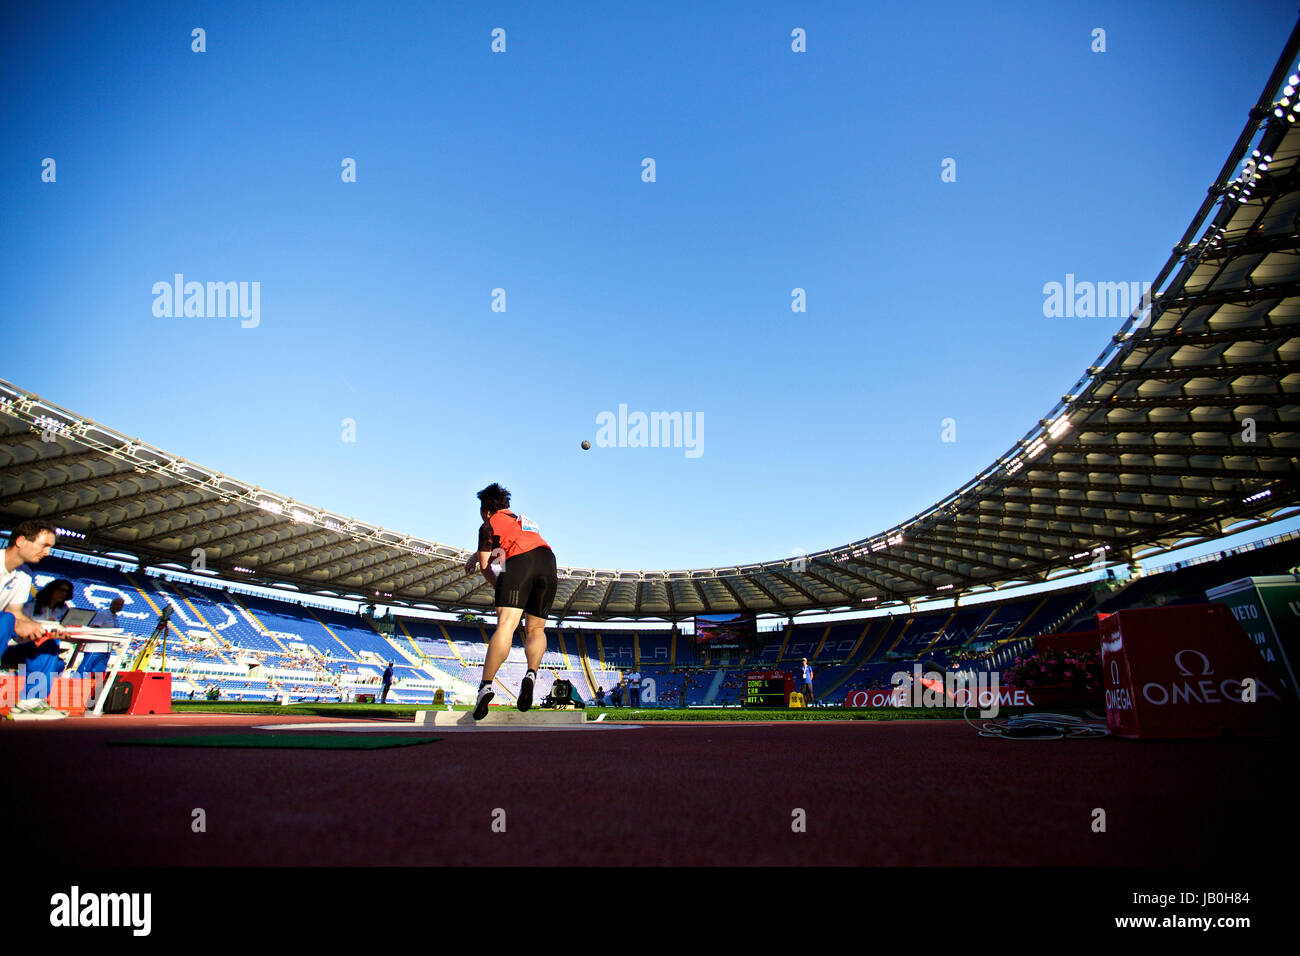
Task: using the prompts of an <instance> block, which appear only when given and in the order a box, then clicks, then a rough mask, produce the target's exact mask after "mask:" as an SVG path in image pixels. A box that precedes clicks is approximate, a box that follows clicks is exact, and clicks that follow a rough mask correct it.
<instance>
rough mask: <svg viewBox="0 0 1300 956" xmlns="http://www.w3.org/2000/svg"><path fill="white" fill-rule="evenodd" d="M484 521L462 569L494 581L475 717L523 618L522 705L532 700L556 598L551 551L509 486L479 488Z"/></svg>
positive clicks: (488, 699) (485, 703)
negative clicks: (492, 621) (492, 622)
mask: <svg viewBox="0 0 1300 956" xmlns="http://www.w3.org/2000/svg"><path fill="white" fill-rule="evenodd" d="M478 500H479V514H480V515H481V516H482V518H483V524H482V526H481V527H480V528H479V531H478V552H477V553H476V554H472V555H470V558H469V560H468V561H467V562H466V563H465V573H466V574H473V573H474V571H475V570H478V571H480V572H482V574H483V577H484V578H486V579H487V582H488V584H492V585H495V587H496V609H497V629H496V630H495V631H493V632H492V637H491V639H490V640H489V641H488V650H487V657H486V658H485V659H484V661H483V680H482V682H481V683H480V684H479V686H478V701H477V703H476V704H475V706H474V719H475V720H482V719H483V718H484V717H486V716H487V712H488V704H489V703H491V701H492V698H493V697H494V696H495V694H494V693H493V691H492V681H493V679H494V678H495V677H496V675H497V670H498V668H500V667H501V665H502V664H503V663H505V659H506V657H507V656H509V654H510V645H511V643H512V642H513V640H514V635H515V629H516V628H517V627H519V619H520V617H523V618H524V633H525V638H524V656H525V657H527V658H528V672H527V673H526V674H524V679H523V682H522V683H521V684H520V686H519V703H518V705H517V706H518V707H519V709H520V710H527V709H528V708H529V707H531V706H532V704H533V685H534V684H535V683H536V682H537V668H538V666H539V665H540V664H541V663H542V655H543V654H544V653H545V652H546V615H548V614H549V613H550V612H551V602H553V601H554V600H555V589H556V584H557V581H556V575H555V553H554V552H553V551H551V546H550V545H549V544H547V543H546V541H545V540H544V539H543V538H542V536H541V534H539V533H538V528H537V525H536V524H534V523H533V521H532V520H531V519H530V518H528V517H527V516H523V515H517V514H515V513H514V512H513V511H511V510H510V492H508V491H506V489H504V488H502V487H501V486H500V485H498V484H495V483H494V484H491V485H488V486H487V487H486V488H484V489H483V490H482V491H480V492H479V493H478Z"/></svg>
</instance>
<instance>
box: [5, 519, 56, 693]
mask: <svg viewBox="0 0 1300 956" xmlns="http://www.w3.org/2000/svg"><path fill="white" fill-rule="evenodd" d="M56 540H57V535H56V534H55V532H54V528H53V527H52V526H51V525H49V524H48V523H46V522H44V521H39V520H35V521H23V522H20V523H19V524H18V525H17V526H16V527H15V528H14V529H13V533H12V534H11V535H10V536H9V547H7V548H5V549H4V552H3V555H4V557H3V560H0V648H3V653H0V667H3V668H6V669H12V668H17V669H20V670H22V671H25V673H26V675H27V679H26V681H24V682H23V687H22V690H21V692H20V695H19V696H20V698H21V699H20V700H19V701H18V702H17V703H16V704H15V705H14V708H13V712H12V714H13V715H26V716H30V717H50V718H54V717H66V716H67V715H66V714H63V713H61V712H59V711H57V710H52V709H51V708H50V707H49V706H48V705H47V704H46V703H45V697H46V696H48V695H49V693H50V688H51V686H52V685H51V682H52V681H53V679H54V676H55V675H56V674H58V673H59V671H61V670H63V661H61V660H59V642H58V641H57V640H55V639H54V638H52V637H46V636H45V629H44V627H42V626H41V624H40V623H39V622H38V621H33V620H32V619H31V618H30V617H28V616H27V615H26V614H25V613H23V605H24V604H25V603H26V602H27V600H28V598H29V597H30V595H31V592H32V576H31V575H30V574H28V573H27V572H26V571H25V570H24V569H23V565H24V564H27V563H30V564H36V563H38V562H39V561H40V560H41V559H42V558H44V557H45V556H46V555H47V554H49V553H50V549H51V548H53V547H54V543H55V541H56ZM10 641H12V642H13V643H12V645H11V644H10Z"/></svg>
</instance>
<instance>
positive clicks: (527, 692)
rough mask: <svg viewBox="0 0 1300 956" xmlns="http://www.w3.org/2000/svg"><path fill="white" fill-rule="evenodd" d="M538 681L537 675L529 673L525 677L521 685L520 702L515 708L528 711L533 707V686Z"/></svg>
mask: <svg viewBox="0 0 1300 956" xmlns="http://www.w3.org/2000/svg"><path fill="white" fill-rule="evenodd" d="M536 680H537V675H536V674H534V673H533V672H532V671H529V672H528V673H527V674H525V675H524V679H523V682H522V683H521V684H520V685H519V700H518V701H517V702H516V704H515V706H516V707H518V708H519V709H520V710H523V711H526V710H528V708H529V707H531V706H533V684H534V683H535V682H536Z"/></svg>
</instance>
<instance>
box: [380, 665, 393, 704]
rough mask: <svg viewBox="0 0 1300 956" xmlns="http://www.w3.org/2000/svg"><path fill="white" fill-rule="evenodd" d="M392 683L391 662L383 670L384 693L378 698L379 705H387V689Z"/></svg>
mask: <svg viewBox="0 0 1300 956" xmlns="http://www.w3.org/2000/svg"><path fill="white" fill-rule="evenodd" d="M392 683H393V662H392V661H389V662H388V667H386V668H385V669H384V693H383V696H381V697H380V698H379V702H380V703H381V704H386V703H388V688H389V686H390V685H391V684H392Z"/></svg>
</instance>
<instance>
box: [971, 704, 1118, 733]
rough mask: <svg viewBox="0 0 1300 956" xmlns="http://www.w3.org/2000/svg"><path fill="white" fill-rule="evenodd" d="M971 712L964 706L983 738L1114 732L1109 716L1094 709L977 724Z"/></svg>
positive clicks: (1032, 715) (1007, 718)
mask: <svg viewBox="0 0 1300 956" xmlns="http://www.w3.org/2000/svg"><path fill="white" fill-rule="evenodd" d="M969 711H970V708H969V707H966V708H964V709H963V710H962V714H961V715H962V718H963V719H964V720H965V721H966V723H968V724H970V726H971V727H973V728H974V729H975V730H977V731H978V732H979V735H980V736H981V737H997V738H1000V739H1002V740H1089V739H1094V738H1097V737H1107V736H1109V735H1110V731H1109V730H1107V729H1106V721H1105V719H1104V718H1101V717H1098V716H1097V715H1096V714H1093V713H1090V712H1089V713H1088V716H1087V717H1071V716H1070V715H1068V714H1048V713H1036V714H1021V715H1020V716H1018V717H1002V718H999V719H997V720H986V721H984V723H983V724H980V725H978V726H977V725H976V724H975V723H974V722H972V721H971V719H970V715H969Z"/></svg>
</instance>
